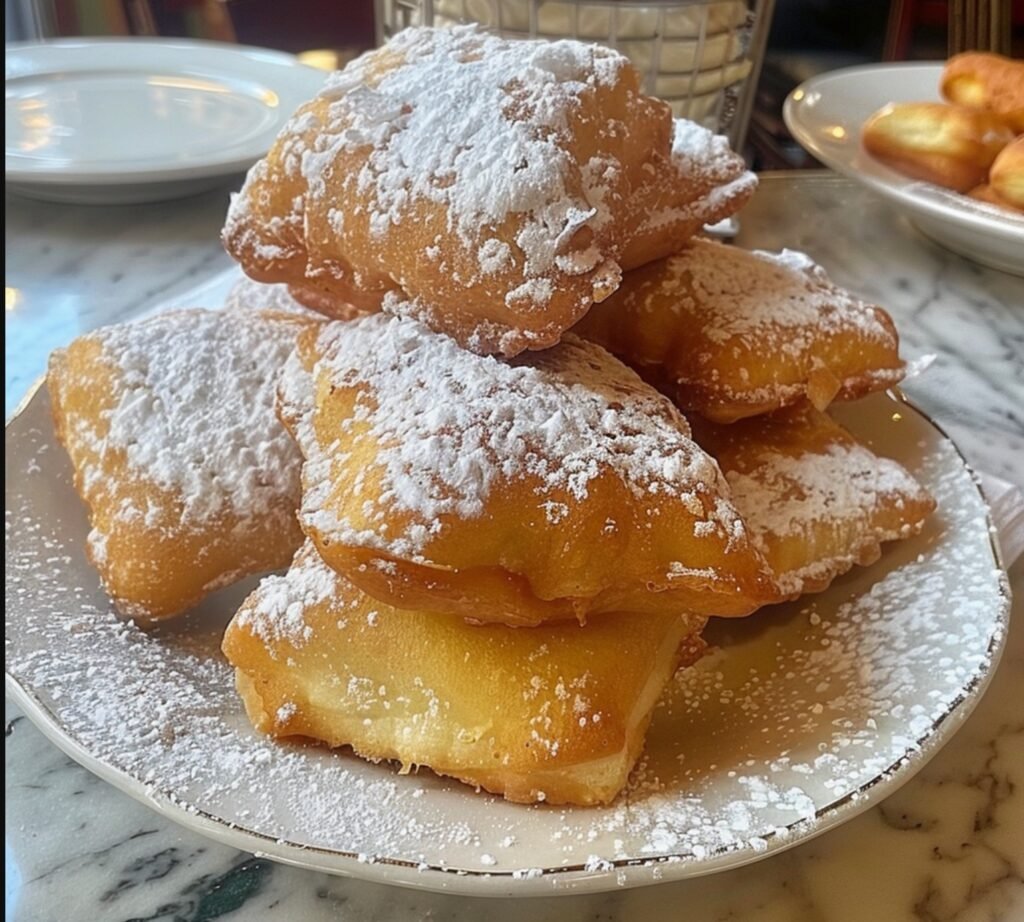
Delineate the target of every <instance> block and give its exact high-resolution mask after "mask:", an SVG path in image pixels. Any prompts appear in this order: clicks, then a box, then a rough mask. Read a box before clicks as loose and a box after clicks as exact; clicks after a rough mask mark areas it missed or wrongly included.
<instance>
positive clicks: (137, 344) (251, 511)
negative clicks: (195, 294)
mask: <svg viewBox="0 0 1024 922" xmlns="http://www.w3.org/2000/svg"><path fill="white" fill-rule="evenodd" d="M297 333H298V327H297V326H296V324H294V323H291V322H287V321H281V320H273V319H269V318H265V317H261V316H259V315H258V314H256V313H241V312H222V311H201V310H194V311H175V312H170V313H167V314H161V315H159V316H156V317H153V318H151V319H149V320H144V321H141V322H137V323H126V324H119V325H117V326H111V327H105V328H103V329H100V330H97V331H95V332H94V333H90V334H88V336H87V337H86V339H87V340H91V341H94V342H96V343H98V344H99V346H100V348H101V349H102V356H103V361H105V362H109V363H110V365H111V366H112V367H113V369H114V372H113V397H112V400H113V405H112V407H111V408H110V409H109V410H108V411H106V412H104V413H103V415H102V419H103V422H104V423H106V425H107V426H108V427H109V428H108V431H107V433H106V435H105V436H104V435H103V434H102V433H101V432H100V431H97V430H95V429H93V428H92V427H91V426H90V424H89V421H88V420H86V419H83V418H81V417H76V418H75V419H74V420H73V423H74V425H75V427H76V428H75V436H76V437H77V438H80V439H83V440H85V441H86V442H87V443H91V444H93V445H94V447H95V449H96V451H97V452H98V454H99V455H100V457H103V456H104V455H105V454H106V453H107V452H108V451H111V450H114V451H119V452H124V454H125V457H126V458H127V465H128V470H129V471H130V472H131V473H132V474H135V475H137V476H139V477H140V478H144V479H145V480H146V481H149V482H151V483H153V484H155V485H156V486H158V487H160V488H162V489H164V490H168V491H170V492H172V493H174V494H175V496H177V497H179V498H180V502H181V524H182V525H184V526H189V525H192V524H202V523H209V522H212V521H216V520H217V519H218V518H220V517H223V516H224V515H226V514H231V515H234V516H236V517H238V518H240V519H243V520H245V519H249V518H251V517H255V516H259V515H264V514H266V511H267V509H268V508H270V507H273V506H274V505H275V504H279V502H280V497H282V496H294V497H296V498H297V497H298V495H299V470H300V465H301V457H300V455H299V452H298V450H297V448H296V447H295V444H294V442H293V441H292V440H291V438H290V437H289V436H288V434H287V433H286V432H285V430H284V428H283V427H282V426H281V424H280V423H279V422H278V419H277V416H276V414H275V410H274V399H275V382H276V378H277V374H278V371H279V370H280V368H281V366H282V365H283V364H284V361H285V359H286V358H287V357H288V355H289V354H290V352H291V351H292V349H293V348H294V346H295V338H296V335H297ZM83 476H84V479H85V485H86V490H87V491H88V490H89V489H90V488H91V487H92V486H94V485H95V484H96V483H97V480H101V479H102V478H103V477H105V476H106V475H105V473H104V471H103V469H102V468H101V467H100V466H96V467H90V466H86V467H85V469H84V471H83ZM145 513H146V510H134V509H126V510H124V511H123V514H124V515H126V516H127V515H145Z"/></svg>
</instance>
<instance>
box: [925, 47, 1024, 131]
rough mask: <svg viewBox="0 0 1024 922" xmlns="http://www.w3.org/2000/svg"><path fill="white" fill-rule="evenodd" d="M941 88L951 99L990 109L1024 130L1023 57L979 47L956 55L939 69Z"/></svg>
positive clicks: (970, 105) (974, 106)
mask: <svg viewBox="0 0 1024 922" xmlns="http://www.w3.org/2000/svg"><path fill="white" fill-rule="evenodd" d="M941 89H942V95H943V96H945V97H946V99H948V100H949V101H950V102H952V103H956V104H958V105H961V106H968V107H970V108H972V109H984V110H986V111H988V112H993V113H995V114H996V115H999V116H1001V117H1002V118H1003V119H1004V120H1005V121H1006V123H1007V124H1008V125H1009V126H1010V127H1011V128H1012V129H1013V130H1014V131H1017V132H1024V61H1014V60H1012V59H1010V58H1006V57H1003V56H1002V55H998V54H990V53H988V52H979V51H968V52H964V53H963V54H958V55H955V56H954V57H952V58H950V59H949V61H947V62H946V66H945V67H944V68H943V70H942V83H941Z"/></svg>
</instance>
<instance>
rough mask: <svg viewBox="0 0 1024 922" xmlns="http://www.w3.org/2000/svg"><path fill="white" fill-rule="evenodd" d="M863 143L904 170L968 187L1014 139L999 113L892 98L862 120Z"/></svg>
mask: <svg viewBox="0 0 1024 922" xmlns="http://www.w3.org/2000/svg"><path fill="white" fill-rule="evenodd" d="M861 137H862V140H863V143H864V147H865V148H866V149H867V151H868V152H869V153H870V154H871V155H872V156H873V157H876V158H877V159H878V160H881V161H882V162H883V163H885V164H887V165H888V166H890V167H892V168H893V169H894V170H897V171H898V172H900V173H903V174H904V175H906V176H910V177H912V178H914V179H920V180H923V181H925V182H931V183H935V184H936V185H939V186H944V187H945V188H947V189H954V190H956V191H957V192H967V191H969V190H970V189H973V188H974V187H975V186H977V185H980V184H981V183H983V182H984V181H985V177H986V175H987V174H988V169H989V167H990V166H991V165H992V162H993V161H994V160H995V158H996V156H997V154H998V153H999V152H1000V151H1001V150H1002V149H1003V148H1004V147H1005V146H1006V145H1007V144H1009V143H1010V141H1012V140H1013V131H1012V130H1011V129H1010V128H1009V126H1008V125H1007V124H1006V122H1005V121H1003V120H1002V119H1001V118H1000V117H999V116H998V115H995V114H993V113H991V112H986V111H982V110H979V109H969V108H966V107H964V106H953V105H946V104H945V103H928V102H920V103H916V102H915V103H896V104H893V105H889V106H886V107H885V108H883V109H881V110H879V111H878V112H876V113H875V114H874V115H873V116H872V117H871V118H870V119H868V121H867V122H865V124H864V128H863V131H862V133H861Z"/></svg>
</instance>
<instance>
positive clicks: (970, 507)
mask: <svg viewBox="0 0 1024 922" xmlns="http://www.w3.org/2000/svg"><path fill="white" fill-rule="evenodd" d="M835 413H836V415H837V417H838V418H839V419H840V421H841V422H842V423H843V424H844V425H846V426H847V427H848V428H849V429H850V430H851V431H852V432H853V433H854V434H855V435H857V436H858V437H859V438H861V439H862V440H864V441H866V442H868V443H869V444H870V445H871V447H872V448H873V449H874V450H875V451H877V452H879V453H880V454H884V455H888V456H890V457H894V458H896V459H897V460H898V461H900V462H901V463H902V464H904V465H905V466H906V467H908V468H909V469H910V470H911V472H912V473H913V474H914V475H915V476H916V477H918V479H919V480H921V482H922V483H923V484H924V485H925V486H926V487H927V488H928V489H929V490H931V491H932V493H933V494H934V495H935V497H936V499H937V500H938V503H939V509H938V511H937V512H936V513H935V515H934V516H933V517H932V519H931V520H930V521H929V523H928V525H927V526H926V528H925V530H924V532H923V533H922V534H921V535H919V536H918V537H916V538H914V539H912V540H910V541H907V542H904V543H902V544H899V545H895V546H892V547H889V548H887V549H886V552H885V553H884V554H883V557H882V559H881V560H880V561H879V562H878V563H876V564H875V565H873V566H871V567H868V568H864V569H858V570H856V571H854V572H853V573H851V574H849V575H847V576H845V577H843V578H841V579H839V580H838V581H837V582H836V583H835V584H834V585H833V587H832V588H831V589H830V590H829V591H828V592H825V593H823V594H821V595H818V596H815V597H811V598H806V599H803V600H800V601H798V602H795V603H792V604H789V605H784V606H777V607H775V608H772V609H766V610H763V611H762V612H759V613H758V614H756V615H755V616H753V617H751V618H748V619H742V620H729V621H727V622H726V621H721V622H717V623H715V624H713V625H712V627H711V628H710V629H709V633H708V639H709V641H710V642H711V643H712V652H711V653H710V654H709V655H708V656H706V657H705V658H704V659H703V660H702V661H700V662H699V663H698V664H697V666H695V667H694V668H692V669H690V670H687V671H685V672H683V673H681V674H680V675H679V676H678V678H677V679H676V680H675V681H674V682H673V683H672V684H671V686H670V687H669V689H668V690H667V692H666V694H665V696H664V698H663V699H662V701H661V703H660V704H659V707H658V709H657V711H656V714H655V718H654V721H653V724H652V726H651V730H650V734H649V738H648V745H647V750H646V754H645V755H644V757H643V759H642V761H641V764H640V766H639V767H638V769H637V771H636V772H635V773H634V776H633V778H632V780H631V783H630V785H629V788H628V789H627V791H626V792H625V793H624V794H623V795H622V796H621V797H620V798H619V799H618V800H617V801H616V802H615V803H613V804H612V805H610V806H608V807H602V808H589V809H583V808H558V807H548V806H536V807H524V806H519V805H515V804H508V803H505V802H504V801H502V800H501V799H499V798H495V797H492V796H490V795H486V794H483V793H476V792H474V791H473V790H471V789H469V788H467V787H465V786H463V785H460V784H458V783H456V782H451V781H448V780H446V779H441V778H438V777H436V776H434V775H432V774H431V773H430V772H427V771H425V770H424V771H421V772H419V773H414V774H409V775H399V774H398V773H397V771H396V770H395V769H394V768H393V767H392V766H389V765H372V764H369V763H366V762H363V761H361V760H359V759H356V758H355V757H353V756H351V755H350V754H348V753H347V752H344V751H342V752H331V751H328V750H326V749H323V748H320V747H317V746H301V745H282V744H280V743H274V742H271V741H269V740H266V739H263V738H261V737H260V736H258V735H257V734H256V733H255V732H253V731H252V729H251V728H250V727H249V724H248V722H247V720H246V718H245V715H244V713H243V710H242V706H241V704H240V702H239V700H238V698H237V697H236V695H235V692H234V688H233V682H232V675H231V670H230V669H229V667H228V666H227V664H226V662H225V661H224V659H223V657H222V656H221V654H220V652H219V642H220V636H221V633H222V631H223V628H224V626H225V625H226V623H227V621H228V619H229V618H230V616H231V614H232V613H233V611H234V609H235V607H236V606H237V604H238V603H239V602H240V600H241V598H242V597H243V596H244V594H245V592H246V591H247V590H248V589H249V588H251V585H252V582H251V581H250V582H249V583H248V584H247V585H243V586H238V587H234V588H232V589H229V590H224V591H222V592H221V593H219V594H217V595H216V596H214V597H211V598H210V599H208V600H207V601H206V602H205V603H204V604H203V605H202V606H201V607H200V608H199V609H197V610H196V611H194V612H192V613H191V614H189V615H187V616H186V617H185V618H184V619H182V620H181V621H179V622H176V623H173V624H169V625H166V626H163V627H160V628H158V629H153V630H148V631H143V630H141V629H140V628H138V627H137V626H135V625H134V624H132V623H125V622H122V621H121V620H119V619H118V618H117V616H116V615H115V614H114V613H113V610H112V608H111V606H110V603H109V600H108V599H107V598H106V596H105V595H104V593H103V591H102V589H101V587H100V586H99V583H98V580H97V577H96V574H95V572H94V571H93V569H92V568H91V567H90V565H89V564H88V562H87V560H86V557H85V554H84V546H85V540H84V539H85V535H86V532H87V523H86V517H85V513H84V510H83V508H82V506H81V503H80V502H79V500H78V498H77V496H76V495H75V492H74V490H73V488H72V486H71V482H70V468H69V464H68V461H67V459H66V457H65V455H64V453H63V451H62V449H61V448H60V446H59V445H58V444H57V442H56V440H55V437H54V434H53V427H52V424H51V421H50V408H49V398H48V395H47V392H46V389H45V387H41V388H39V389H37V390H36V391H35V392H34V394H33V395H32V396H31V397H30V398H29V399H28V400H27V402H26V403H25V404H24V405H23V407H22V409H21V410H20V412H19V413H18V414H17V415H16V416H15V418H14V419H13V420H12V421H11V422H10V423H9V424H8V426H7V431H6V450H7V467H6V491H7V493H6V496H7V571H6V575H7V607H6V622H7V623H6V641H7V688H8V693H9V694H11V695H12V696H13V697H14V699H15V700H16V701H17V702H18V703H19V704H20V705H21V706H22V707H23V708H24V709H25V711H26V713H27V714H28V716H29V717H30V718H31V719H32V720H33V722H35V723H36V724H37V725H38V726H39V727H40V729H41V730H42V731H43V732H44V733H45V734H46V735H47V736H48V737H49V738H50V739H51V740H52V741H53V742H54V743H55V744H56V745H58V746H59V747H60V748H61V749H63V750H64V751H65V752H67V753H68V754H69V755H71V756H72V757H73V758H75V759H76V760H78V761H79V762H81V763H82V764H83V765H85V766H86V767H87V768H89V769H90V770H92V771H93V772H95V773H96V774H98V775H100V776H101V777H103V778H104V779H106V780H107V781H109V782H110V783H112V784H114V785H115V786H117V787H118V788H120V789H122V790H124V791H125V792H126V793H128V794H130V795H131V796H133V797H135V798H137V799H139V800H142V801H144V802H145V803H147V804H148V805H149V806H151V807H152V808H153V809H155V810H157V811H158V812H160V813H161V814H163V815H165V816H167V817H169V818H170V819H173V820H175V821H177V822H179V823H181V824H183V825H185V826H187V827H190V828H192V829H194V830H196V831H198V832H201V833H203V834H204V835H207V836H210V837H212V838H214V839H217V840H219V841H221V842H224V843H227V844H230V845H233V846H236V847H238V848H240V849H245V850H248V851H254V852H259V853H262V854H265V855H268V856H269V857H272V858H274V859H276V860H280V861H284V862H287V863H291V864H295V865H301V866H305V867H309V868H315V869H318V870H322V871H328V872H332V873H338V874H344V875H350V876H353V877H361V878H366V879H372V880H376V881H379V882H387V883H395V884H400V885H406V886H418V887H424V888H428V889H436V890H448V891H452V892H460V893H468V894H476V895H494V896H504V895H510V894H514V895H520V896H530V895H542V894H550V893H552V892H559V891H575V892H581V891H588V890H591V891H592V890H603V889H612V888H615V887H617V886H640V885H644V884H649V883H653V882H656V881H659V880H666V881H667V880H678V879H680V878H684V877H689V876H695V875H701V874H709V873H713V872H715V871H719V870H724V869H727V868H731V867H735V866H738V865H741V864H745V863H748V862H750V861H754V860H757V859H759V858H763V857H765V856H768V855H771V854H774V853H776V852H778V851H781V850H783V849H785V848H788V847H790V846H793V845H796V844H798V843H799V842H802V841H805V840H807V839H808V838H810V837H812V836H815V835H818V834H820V833H822V832H824V831H826V830H827V829H829V828H831V827H833V826H836V825H838V824H839V823H842V822H844V821H845V820H846V819H849V818H851V817H853V816H855V815H856V814H858V813H860V812H861V811H863V810H864V809H866V808H868V807H869V806H871V805H872V804H875V803H877V802H878V801H880V800H881V799H883V798H884V797H885V796H887V795H888V794H889V793H891V792H892V791H893V790H895V789H896V788H897V787H899V786H900V785H901V784H903V783H904V782H905V781H906V780H908V779H909V778H910V777H911V776H912V775H913V774H914V773H915V772H916V771H917V770H918V769H919V768H920V767H921V766H922V765H923V764H924V763H925V762H926V761H927V760H928V759H929V758H930V757H931V756H932V755H933V754H934V753H935V752H936V751H937V750H938V749H939V747H940V746H941V745H942V744H943V743H944V742H945V741H946V740H947V739H948V738H949V737H950V736H951V735H952V734H953V733H954V732H955V730H956V728H957V727H958V726H959V725H960V724H961V723H962V722H963V720H964V718H965V717H966V716H967V715H968V714H969V713H970V711H971V710H972V709H973V707H974V705H975V704H976V703H977V701H978V699H979V698H980V696H981V694H982V693H983V691H984V689H985V687H986V685H987V684H988V681H989V679H990V677H991V674H992V672H993V671H994V669H995V666H996V664H997V662H998V659H999V655H1000V652H1001V650H1002V645H1003V641H1004V638H1005V634H1006V628H1007V618H1008V611H1009V591H1008V588H1007V583H1006V578H1005V573H1004V571H1003V569H1002V567H1001V565H1000V561H999V555H998V551H997V549H996V547H995V544H994V542H993V538H992V535H991V526H990V522H989V519H988V514H987V509H986V506H985V503H984V501H983V499H982V497H981V495H980V493H979V491H978V488H977V485H976V483H975V480H974V478H973V475H972V474H971V472H970V470H969V469H968V468H967V467H966V465H965V463H964V461H963V459H962V458H961V456H960V454H959V453H958V452H957V450H956V448H955V447H954V446H953V444H952V443H951V442H950V441H949V440H948V439H947V438H946V437H945V435H944V434H943V433H942V432H941V431H940V430H939V429H938V428H937V427H936V426H934V424H932V423H931V422H930V421H929V420H928V419H927V418H926V417H925V416H923V415H922V414H921V413H920V412H919V411H917V410H916V409H914V408H913V407H912V406H911V405H910V404H908V403H906V402H905V401H904V400H902V399H901V398H899V397H898V396H892V395H881V394H880V395H875V396H873V397H870V398H868V399H866V400H863V401H859V402H857V403H854V404H848V405H840V406H838V407H836V409H835ZM623 652H624V655H628V652H629V651H628V650H624V651H623Z"/></svg>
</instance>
